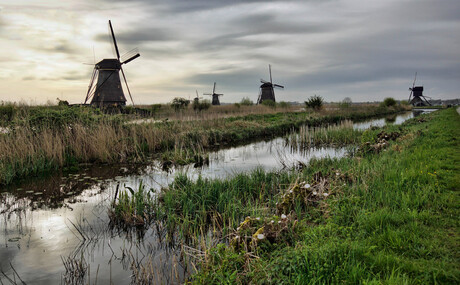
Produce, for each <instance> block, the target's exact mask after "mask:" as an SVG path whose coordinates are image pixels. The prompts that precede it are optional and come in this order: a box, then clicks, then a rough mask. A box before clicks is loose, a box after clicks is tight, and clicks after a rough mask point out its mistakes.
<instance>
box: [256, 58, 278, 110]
mask: <svg viewBox="0 0 460 285" xmlns="http://www.w3.org/2000/svg"><path fill="white" fill-rule="evenodd" d="M268 72H269V73H270V82H268V81H265V80H263V79H261V80H260V83H262V85H260V93H259V98H258V99H257V104H262V102H263V101H265V100H272V101H273V102H276V100H275V90H274V88H275V87H279V88H282V89H284V86H282V85H278V84H273V80H272V66H271V65H270V64H269V65H268Z"/></svg>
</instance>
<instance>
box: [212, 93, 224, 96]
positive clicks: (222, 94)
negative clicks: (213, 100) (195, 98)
mask: <svg viewBox="0 0 460 285" xmlns="http://www.w3.org/2000/svg"><path fill="white" fill-rule="evenodd" d="M214 95H216V96H223V95H224V94H216V93H214Z"/></svg>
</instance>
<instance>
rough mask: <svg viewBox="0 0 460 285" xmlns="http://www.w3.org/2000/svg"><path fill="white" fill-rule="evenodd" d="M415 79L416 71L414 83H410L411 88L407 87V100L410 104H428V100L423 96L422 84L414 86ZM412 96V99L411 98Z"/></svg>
mask: <svg viewBox="0 0 460 285" xmlns="http://www.w3.org/2000/svg"><path fill="white" fill-rule="evenodd" d="M416 79H417V72H416V73H415V78H414V83H412V88H409V90H410V94H409V100H408V102H409V103H410V104H412V106H428V105H431V104H430V102H428V100H427V99H426V98H427V97H426V96H423V86H415V80H416ZM411 98H412V99H411Z"/></svg>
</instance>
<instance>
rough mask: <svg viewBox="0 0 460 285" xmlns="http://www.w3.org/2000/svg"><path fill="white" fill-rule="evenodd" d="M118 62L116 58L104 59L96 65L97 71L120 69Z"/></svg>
mask: <svg viewBox="0 0 460 285" xmlns="http://www.w3.org/2000/svg"><path fill="white" fill-rule="evenodd" d="M120 66H121V65H120V61H119V60H118V59H116V58H106V59H103V60H101V61H99V62H98V63H96V68H98V69H120Z"/></svg>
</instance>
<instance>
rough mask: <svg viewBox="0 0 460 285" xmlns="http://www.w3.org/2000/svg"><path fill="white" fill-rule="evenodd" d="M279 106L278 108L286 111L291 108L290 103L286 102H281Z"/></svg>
mask: <svg viewBox="0 0 460 285" xmlns="http://www.w3.org/2000/svg"><path fill="white" fill-rule="evenodd" d="M277 105H278V107H280V108H284V109H287V108H289V103H287V102H284V101H281V102H279V103H278V104H277Z"/></svg>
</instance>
